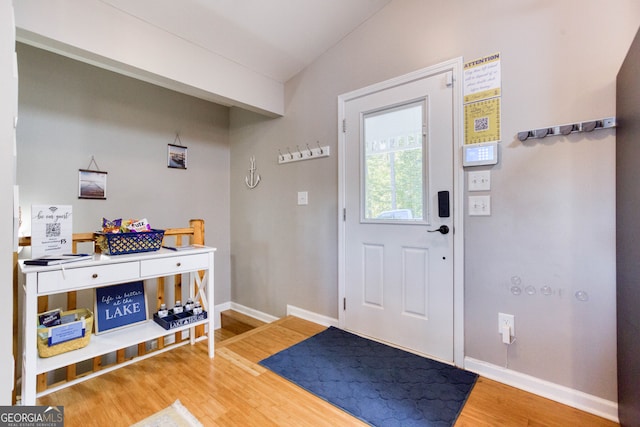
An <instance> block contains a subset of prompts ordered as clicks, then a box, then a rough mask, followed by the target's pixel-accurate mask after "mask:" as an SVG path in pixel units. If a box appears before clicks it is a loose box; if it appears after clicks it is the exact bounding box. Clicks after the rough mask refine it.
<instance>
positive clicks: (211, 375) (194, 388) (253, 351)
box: [38, 316, 617, 427]
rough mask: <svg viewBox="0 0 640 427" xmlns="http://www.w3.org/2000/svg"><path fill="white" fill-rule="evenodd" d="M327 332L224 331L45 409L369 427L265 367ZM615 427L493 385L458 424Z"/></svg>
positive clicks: (70, 392) (98, 419)
mask: <svg viewBox="0 0 640 427" xmlns="http://www.w3.org/2000/svg"><path fill="white" fill-rule="evenodd" d="M323 329H324V327H323V326H320V325H316V324H314V323H311V322H307V321H305V320H302V319H298V318H295V317H291V316H290V317H286V318H283V319H280V320H278V321H276V322H273V323H270V324H268V325H264V326H259V327H257V328H255V329H252V330H250V331H248V332H244V333H243V334H240V335H236V336H232V337H230V338H229V336H230V334H229V333H225V332H224V331H216V341H217V342H216V357H215V358H214V359H209V357H208V355H207V347H206V342H200V343H198V344H196V345H194V346H189V345H187V346H183V347H180V348H177V349H174V350H172V351H169V352H166V353H162V354H158V355H156V356H154V357H151V358H149V359H146V360H143V361H140V362H138V363H134V364H132V365H129V366H126V367H124V368H121V369H118V370H115V371H113V372H109V373H107V374H104V375H101V376H99V377H97V378H93V379H90V380H88V381H85V382H83V383H80V384H76V385H74V386H72V387H69V388H66V389H64V390H61V391H58V392H55V393H52V394H49V395H47V396H43V397H42V398H40V399H39V400H38V404H40V405H63V406H64V414H65V426H67V427H74V426H83V427H85V426H109V427H111V426H114V427H115V426H129V425H131V424H133V423H135V422H138V421H140V420H142V419H144V418H146V417H148V416H150V415H152V414H153V413H155V412H157V411H160V410H161V409H164V408H166V407H167V406H169V405H171V404H172V403H173V402H174V401H175V400H176V399H180V401H181V402H182V404H183V405H184V406H186V407H187V408H188V409H189V411H191V413H193V414H194V415H195V416H196V417H197V418H198V419H199V420H200V421H201V422H202V423H203V424H204V425H205V426H260V427H262V426H265V427H269V426H327V427H329V426H331V427H333V426H365V425H366V424H364V423H362V422H361V421H359V420H357V419H355V418H353V417H351V416H350V415H348V414H346V413H344V412H342V411H341V410H339V409H337V408H336V407H334V406H333V405H331V404H329V403H327V402H325V401H324V400H322V399H319V398H317V397H315V396H313V395H312V394H310V393H308V392H306V391H305V390H303V389H300V388H299V387H297V386H295V385H293V384H291V383H289V382H288V381H287V380H285V379H283V378H281V377H279V376H278V375H276V374H274V373H272V372H271V371H268V370H266V369H264V368H262V367H261V366H260V365H258V364H257V362H258V361H260V360H262V359H264V358H266V357H268V356H270V355H271V354H274V353H277V352H278V351H280V350H283V349H285V348H287V347H289V346H291V345H293V344H296V343H298V342H300V341H302V340H304V339H305V338H307V337H309V336H311V335H314V334H316V333H318V332H320V331H322V330H323ZM220 339H223V340H222V341H219V342H218V340H220ZM615 425H617V424H615V423H613V422H610V421H608V420H604V419H602V418H599V417H596V416H593V415H591V414H587V413H584V412H581V411H578V410H576V409H573V408H571V407H568V406H564V405H561V404H559V403H556V402H553V401H550V400H547V399H544V398H540V397H538V396H535V395H532V394H530V393H526V392H523V391H521V390H518V389H514V388H512V387H509V386H506V385H503V384H500V383H497V382H495V381H491V380H488V379H485V378H480V379H479V380H478V382H477V384H476V386H475V387H474V389H473V391H472V393H471V396H470V397H469V399H468V401H467V403H466V405H465V407H464V409H463V411H462V413H461V414H460V417H459V418H458V421H457V422H456V427H460V426H473V427H475V426H563V427H564V426H580V427H589V426H603V427H606V426H615Z"/></svg>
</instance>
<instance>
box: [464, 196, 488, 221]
mask: <svg viewBox="0 0 640 427" xmlns="http://www.w3.org/2000/svg"><path fill="white" fill-rule="evenodd" d="M489 215H491V196H469V216H489Z"/></svg>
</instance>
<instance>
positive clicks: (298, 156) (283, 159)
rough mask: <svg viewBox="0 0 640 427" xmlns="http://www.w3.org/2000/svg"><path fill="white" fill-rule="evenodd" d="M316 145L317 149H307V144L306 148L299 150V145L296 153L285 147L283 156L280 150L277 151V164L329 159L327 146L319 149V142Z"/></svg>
mask: <svg viewBox="0 0 640 427" xmlns="http://www.w3.org/2000/svg"><path fill="white" fill-rule="evenodd" d="M316 145H317V147H309V144H306V148H300V146H299V145H296V148H297V149H298V150H297V151H291V150H290V149H289V147H287V151H286V153H284V154H283V153H282V151H281V150H278V163H279V164H283V163H291V162H299V161H302V160H313V159H319V158H322V157H329V154H330V150H329V146H328V145H325V146H323V147H321V146H320V143H319V142H317V143H316Z"/></svg>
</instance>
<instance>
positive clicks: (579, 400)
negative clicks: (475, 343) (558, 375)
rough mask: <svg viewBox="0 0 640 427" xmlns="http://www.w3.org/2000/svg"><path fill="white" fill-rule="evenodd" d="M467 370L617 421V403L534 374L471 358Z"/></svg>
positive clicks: (465, 360) (466, 362)
mask: <svg viewBox="0 0 640 427" xmlns="http://www.w3.org/2000/svg"><path fill="white" fill-rule="evenodd" d="M464 367H465V369H467V370H469V371H472V372H475V373H476V374H479V375H482V376H483V377H486V378H489V379H492V380H495V381H498V382H501V383H503V384H507V385H510V386H513V387H516V388H519V389H521V390H524V391H528V392H530V393H533V394H537V395H538V396H542V397H545V398H547V399H551V400H554V401H556V402H559V403H562V404H564V405H568V406H571V407H573V408H576V409H580V410H581V411H585V412H589V413H590V414H594V415H597V416H599V417H602V418H606V419H608V420H611V421H614V422H616V423H617V422H619V421H618V404H617V403H616V402H612V401H610V400H606V399H602V398H600V397H597V396H593V395H590V394H587V393H584V392H581V391H578V390H574V389H571V388H569V387H565V386H561V385H558V384H555V383H552V382H549V381H545V380H542V379H540V378H536V377H533V376H531V375H527V374H522V373H520V372H516V371H513V370H511V369H507V368H503V367H501V366H497V365H493V364H491V363H487V362H484V361H482V360H478V359H474V358H472V357H465V358H464Z"/></svg>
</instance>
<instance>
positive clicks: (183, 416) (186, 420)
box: [131, 400, 202, 427]
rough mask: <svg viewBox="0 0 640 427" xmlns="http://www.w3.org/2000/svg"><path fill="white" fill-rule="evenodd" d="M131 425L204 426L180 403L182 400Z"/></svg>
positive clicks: (140, 426) (154, 426) (144, 426)
mask: <svg viewBox="0 0 640 427" xmlns="http://www.w3.org/2000/svg"><path fill="white" fill-rule="evenodd" d="M131 427H202V423H200V421H198V419H197V418H196V417H194V416H193V414H192V413H191V412H189V410H188V409H187V408H185V407H184V405H182V403H180V400H176V401H175V402H173V404H172V405H171V406H169V407H168V408H165V409H163V410H162V411H160V412H156V413H155V414H153V415H151V416H150V417H149V418H145V419H144V420H142V421H140V422H139V423H136V424H133V425H132V426H131Z"/></svg>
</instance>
